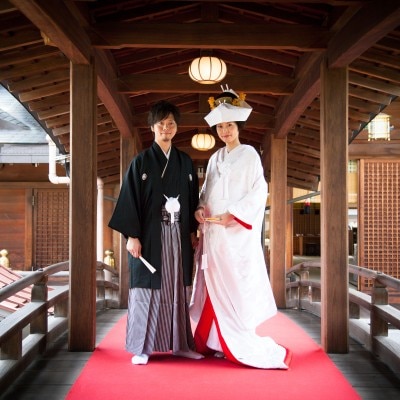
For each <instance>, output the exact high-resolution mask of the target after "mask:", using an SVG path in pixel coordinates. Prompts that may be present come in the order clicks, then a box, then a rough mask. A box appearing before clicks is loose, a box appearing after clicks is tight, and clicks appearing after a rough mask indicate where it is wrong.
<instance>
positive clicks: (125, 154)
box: [119, 137, 137, 308]
mask: <svg viewBox="0 0 400 400" xmlns="http://www.w3.org/2000/svg"><path fill="white" fill-rule="evenodd" d="M120 142H121V146H120V148H121V165H120V177H121V183H122V179H123V177H124V175H125V172H126V170H127V168H128V167H129V164H130V162H131V160H132V158H133V156H134V155H135V153H137V148H136V145H135V142H134V139H133V138H130V139H126V138H123V137H121V141H120ZM119 236H120V241H119V259H120V266H119V296H120V298H119V304H120V307H121V308H128V293H129V271H128V253H127V250H126V241H125V239H124V237H123V236H122V235H119Z"/></svg>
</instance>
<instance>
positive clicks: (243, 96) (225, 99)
mask: <svg viewBox="0 0 400 400" xmlns="http://www.w3.org/2000/svg"><path fill="white" fill-rule="evenodd" d="M238 96H239V98H236V99H232V97H230V96H223V97H219V98H218V99H216V100H215V98H214V97H209V98H208V104H209V105H210V109H211V110H213V109H214V108H215V107H217V106H219V105H220V104H221V103H229V104H232V105H233V106H236V107H238V106H240V104H241V103H242V101H245V100H246V94H245V93H243V92H239V95H238Z"/></svg>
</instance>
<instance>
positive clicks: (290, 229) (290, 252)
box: [286, 187, 293, 269]
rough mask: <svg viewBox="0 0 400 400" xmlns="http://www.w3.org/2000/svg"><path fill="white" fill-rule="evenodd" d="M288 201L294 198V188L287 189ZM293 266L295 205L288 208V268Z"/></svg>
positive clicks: (289, 205) (290, 204)
mask: <svg viewBox="0 0 400 400" xmlns="http://www.w3.org/2000/svg"><path fill="white" fill-rule="evenodd" d="M286 198H287V199H292V198H293V188H289V187H288V188H287V196H286ZM292 266H293V203H289V204H288V205H287V206H286V268H287V269H289V268H291V267H292Z"/></svg>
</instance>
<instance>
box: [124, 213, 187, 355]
mask: <svg viewBox="0 0 400 400" xmlns="http://www.w3.org/2000/svg"><path fill="white" fill-rule="evenodd" d="M174 218H175V222H174V223H172V224H171V219H170V215H169V213H168V212H167V211H165V209H164V208H163V210H162V222H161V242H162V256H161V263H162V267H161V289H160V290H158V289H147V288H133V289H130V290H129V298H128V302H129V305H128V321H127V328H126V329H127V330H126V350H127V351H129V352H131V353H133V354H143V353H144V354H148V355H150V354H151V353H152V352H154V351H159V352H167V351H170V350H172V351H173V352H176V351H189V350H194V340H193V335H192V330H191V326H190V318H189V311H188V301H187V296H186V288H185V287H184V286H183V272H182V259H181V232H180V222H179V219H180V212H176V213H175V215H174Z"/></svg>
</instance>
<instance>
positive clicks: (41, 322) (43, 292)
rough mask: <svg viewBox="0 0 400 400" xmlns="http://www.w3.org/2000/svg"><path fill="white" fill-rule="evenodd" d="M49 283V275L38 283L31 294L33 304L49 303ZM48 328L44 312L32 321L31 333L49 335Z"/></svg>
mask: <svg viewBox="0 0 400 400" xmlns="http://www.w3.org/2000/svg"><path fill="white" fill-rule="evenodd" d="M47 281H48V277H47V275H44V276H43V278H42V279H41V280H40V281H39V282H36V283H35V284H34V285H33V287H32V292H31V300H32V303H34V302H46V301H47V292H48V287H47ZM47 326H48V319H47V312H46V311H44V312H42V313H40V314H39V315H38V316H37V317H36V318H34V319H33V320H32V322H31V324H30V332H31V333H47Z"/></svg>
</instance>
